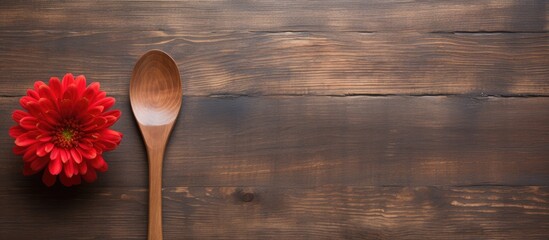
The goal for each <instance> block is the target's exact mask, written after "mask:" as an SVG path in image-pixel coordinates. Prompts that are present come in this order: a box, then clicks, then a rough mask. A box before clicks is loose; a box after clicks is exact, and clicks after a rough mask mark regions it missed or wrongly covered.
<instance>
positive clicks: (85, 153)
mask: <svg viewBox="0 0 549 240" xmlns="http://www.w3.org/2000/svg"><path fill="white" fill-rule="evenodd" d="M80 153H81V154H82V157H84V158H86V159H94V158H95V157H96V156H97V151H96V150H95V148H93V147H92V148H89V149H87V150H84V149H82V150H81V151H80Z"/></svg>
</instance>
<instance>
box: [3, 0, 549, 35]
mask: <svg viewBox="0 0 549 240" xmlns="http://www.w3.org/2000/svg"><path fill="white" fill-rule="evenodd" d="M547 8H548V6H547V2H546V1H544V0H526V1H524V0H498V1H477V0H462V1H459V2H456V1H452V0H443V1H402V0H370V1H362V0H342V1H310V0H304V1H294V0H277V1H266V0H261V1H246V0H242V1H220V0H216V1H140V0H137V1H134V0H131V1H113V0H108V1H101V2H100V3H96V2H93V1H86V0H79V1H56V2H52V1H47V0H39V1H17V0H4V1H2V6H1V7H0V16H2V17H1V18H0V30H21V29H24V30H36V29H46V30H64V31H88V30H94V29H102V30H111V29H115V30H121V29H128V30H137V31H143V30H166V31H170V32H218V31H379V32H383V31H419V32H437V31H512V32H544V31H547V30H549V25H547V21H548V17H549V11H547Z"/></svg>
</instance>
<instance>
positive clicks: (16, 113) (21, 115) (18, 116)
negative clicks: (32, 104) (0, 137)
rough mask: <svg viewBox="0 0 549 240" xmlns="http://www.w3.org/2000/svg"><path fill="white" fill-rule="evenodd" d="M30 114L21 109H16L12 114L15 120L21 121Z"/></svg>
mask: <svg viewBox="0 0 549 240" xmlns="http://www.w3.org/2000/svg"><path fill="white" fill-rule="evenodd" d="M28 116H30V115H29V114H28V113H27V112H24V111H21V110H15V111H13V113H12V114H11V117H12V118H13V121H15V122H19V121H21V119H22V118H24V117H28Z"/></svg>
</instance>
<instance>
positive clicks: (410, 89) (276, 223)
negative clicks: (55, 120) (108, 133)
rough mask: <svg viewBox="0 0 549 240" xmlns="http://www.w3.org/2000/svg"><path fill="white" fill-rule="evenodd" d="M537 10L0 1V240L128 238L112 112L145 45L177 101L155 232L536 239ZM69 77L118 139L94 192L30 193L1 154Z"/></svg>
mask: <svg viewBox="0 0 549 240" xmlns="http://www.w3.org/2000/svg"><path fill="white" fill-rule="evenodd" d="M548 19H549V2H548V1H543V0H540V1H522V0H516V1H510V0H501V1H477V0H474V1H473V0H471V1H465V0H464V1H400V0H398V1H397V0H394V1H393V0H391V1H387V0H373V1H360V0H344V1H294V0H277V1H274V0H273V1H246V0H240V1H207V2H202V1H201V2H194V1H111V0H107V1H100V2H94V1H46V0H43V1H12V0H3V1H2V2H1V3H0V72H1V75H0V116H1V118H0V132H1V133H2V134H0V143H1V147H0V156H1V159H2V161H1V164H0V209H1V210H0V211H1V213H0V239H10V240H11V239H144V238H145V237H146V231H147V228H146V226H147V201H148V200H147V187H148V184H147V161H146V155H145V150H144V145H143V143H142V141H141V139H140V135H139V132H138V130H137V128H136V123H135V122H134V120H133V116H132V112H131V109H130V105H129V101H128V84H129V80H130V76H131V71H132V68H133V65H134V64H135V62H136V61H137V59H138V58H139V56H140V55H141V54H143V53H145V52H146V51H147V50H149V49H161V50H164V51H166V52H168V53H170V54H171V55H172V56H173V57H174V59H175V60H176V62H177V64H178V66H179V68H180V70H181V77H182V79H183V90H184V99H183V101H184V103H183V107H182V111H181V115H180V119H179V121H178V123H177V125H176V127H175V130H174V132H173V134H172V138H171V142H170V145H169V147H168V149H167V153H166V159H165V165H164V189H163V201H164V202H163V204H164V205H163V213H164V237H165V239H213V238H215V239H429V238H433V239H495V238H500V239H548V238H549V98H548V97H549V33H548V31H549V23H548ZM66 72H72V73H74V74H85V75H86V76H87V78H88V79H89V80H91V81H99V82H100V83H101V86H102V88H103V89H104V90H106V91H107V92H108V93H109V94H110V95H112V96H114V97H116V99H117V104H116V108H118V109H120V110H122V112H123V115H122V118H121V119H120V121H119V122H118V123H117V124H116V125H115V126H114V129H116V130H118V131H121V132H122V133H123V134H124V139H123V141H122V143H121V145H120V147H119V148H118V149H116V150H115V151H113V152H109V153H107V154H105V158H106V159H107V161H108V163H109V167H110V168H109V171H108V172H106V173H104V174H100V176H99V179H98V181H97V182H95V183H94V184H83V185H81V186H78V187H72V188H65V187H62V186H60V185H56V186H54V187H52V188H48V187H45V186H43V184H42V183H41V181H40V177H39V176H36V177H24V176H23V175H22V174H21V169H22V166H23V163H22V160H21V157H19V156H15V155H14V154H13V153H12V151H11V148H12V146H13V139H11V138H10V137H9V136H8V128H9V127H10V126H11V125H13V124H14V123H13V122H12V120H11V117H10V115H11V112H12V111H13V110H14V109H16V108H19V105H18V100H19V98H20V97H21V96H22V95H24V94H25V90H26V89H27V88H30V87H31V86H32V84H33V83H34V81H35V80H38V79H42V80H47V79H49V77H50V76H62V75H63V74H65V73H66Z"/></svg>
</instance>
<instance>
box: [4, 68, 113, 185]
mask: <svg viewBox="0 0 549 240" xmlns="http://www.w3.org/2000/svg"><path fill="white" fill-rule="evenodd" d="M19 102H20V104H21V106H22V107H23V108H24V109H25V110H26V111H22V110H15V111H14V112H13V114H12V118H13V120H14V121H15V122H16V123H17V125H15V126H13V127H11V128H10V132H9V133H10V136H11V137H13V138H15V147H14V148H13V152H14V153H15V154H17V155H23V161H24V167H23V174H25V175H31V174H35V173H38V172H40V171H42V170H43V175H42V181H43V182H44V184H46V185H47V186H52V185H53V184H55V182H56V179H57V176H59V180H60V181H61V183H62V184H63V185H65V186H72V185H77V184H80V182H81V179H82V178H83V179H84V180H85V181H86V182H93V181H95V179H96V178H97V173H96V171H99V172H104V171H106V170H107V163H106V162H105V160H104V159H103V156H102V154H103V152H104V151H110V150H113V149H115V148H116V147H117V146H118V144H120V141H121V139H122V133H120V132H117V131H114V130H111V129H109V127H110V126H112V125H113V124H114V123H115V122H116V121H118V119H119V118H120V114H121V113H120V111H119V110H112V111H108V110H109V109H110V108H111V107H112V106H113V105H114V103H115V99H114V98H112V97H106V93H105V92H103V91H101V90H100V89H99V83H97V82H93V83H91V84H90V85H89V86H86V78H85V77H84V76H83V75H80V76H78V77H76V79H75V78H74V77H73V75H72V74H70V73H68V74H66V75H65V76H64V77H63V81H60V80H59V79H58V78H56V77H52V78H51V79H50V81H49V84H46V83H44V82H42V81H37V82H35V83H34V89H29V90H28V91H27V96H24V97H22V98H21V99H20V101H19Z"/></svg>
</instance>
